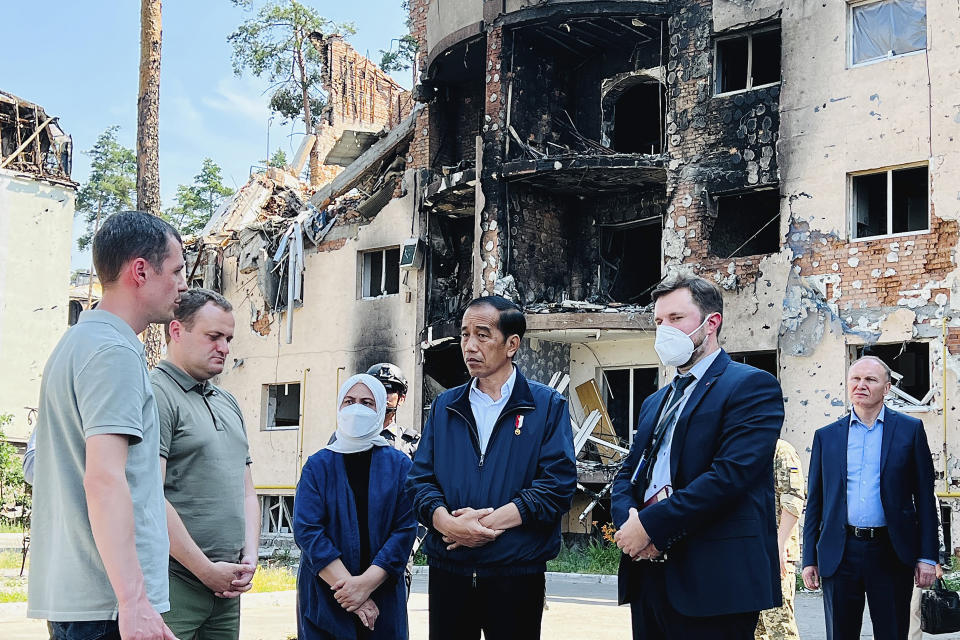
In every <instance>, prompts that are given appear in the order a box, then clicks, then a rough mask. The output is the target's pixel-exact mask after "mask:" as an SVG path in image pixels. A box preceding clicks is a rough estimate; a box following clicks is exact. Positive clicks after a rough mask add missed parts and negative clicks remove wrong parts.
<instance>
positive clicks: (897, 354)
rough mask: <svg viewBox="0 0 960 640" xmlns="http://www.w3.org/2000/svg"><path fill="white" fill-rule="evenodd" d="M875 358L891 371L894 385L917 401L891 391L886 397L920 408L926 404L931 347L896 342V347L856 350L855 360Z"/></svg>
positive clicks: (886, 346)
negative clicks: (885, 364)
mask: <svg viewBox="0 0 960 640" xmlns="http://www.w3.org/2000/svg"><path fill="white" fill-rule="evenodd" d="M863 356H876V357H878V358H880V359H881V360H883V361H884V362H885V363H887V366H888V367H890V369H892V370H893V374H894V375H893V378H894V379H893V385H892V386H894V387H896V388H897V389H899V390H901V391H903V392H904V393H906V394H908V395H909V396H910V397H911V398H912V399H913V400H916V402H912V401H911V400H910V399H907V398H903V397H902V396H901V395H900V394H897V393H896V392H895V391H891V395H889V396H887V397H888V398H890V399H892V400H894V401H895V402H896V403H897V404H903V403H906V404H907V405H923V404H926V402H929V400H930V398H928V397H927V394H928V392H929V391H930V345H929V343H926V342H898V343H896V344H872V345H866V346H862V347H857V348H856V351H855V358H862V357H863Z"/></svg>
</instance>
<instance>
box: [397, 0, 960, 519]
mask: <svg viewBox="0 0 960 640" xmlns="http://www.w3.org/2000/svg"><path fill="white" fill-rule="evenodd" d="M410 4H411V18H412V24H413V26H414V35H416V36H417V38H418V40H419V42H420V56H421V58H420V64H419V73H420V75H419V77H418V84H417V87H416V89H415V92H414V93H415V97H416V98H417V99H418V100H419V101H420V102H422V103H424V104H425V108H424V109H423V111H422V112H421V113H420V114H419V115H418V117H417V123H416V127H415V132H414V137H413V140H412V142H411V143H410V150H409V155H408V166H409V167H411V168H415V169H417V174H416V185H417V189H416V193H415V199H416V208H417V211H418V219H419V223H420V228H421V229H422V230H423V234H422V240H423V241H424V244H425V247H426V263H425V265H426V266H425V271H426V273H425V291H424V300H425V308H424V312H423V317H424V325H423V326H422V331H421V334H420V337H421V348H422V361H423V379H424V400H425V402H429V400H430V398H431V397H432V395H433V394H435V393H436V392H438V391H439V390H441V389H443V388H448V387H450V386H452V385H454V384H457V383H459V382H462V381H463V380H465V379H466V372H465V370H464V369H463V367H462V364H460V362H459V358H460V355H459V350H458V349H457V336H458V324H457V323H458V319H459V314H460V313H461V312H462V310H463V308H464V306H465V304H466V303H467V302H468V301H469V300H470V299H471V298H472V297H473V296H476V295H485V294H492V293H499V294H503V295H506V296H507V297H510V298H512V299H514V300H515V301H517V302H518V303H520V304H521V305H522V306H523V308H524V310H525V312H526V314H527V323H528V337H529V339H528V340H526V341H525V343H524V347H523V349H522V351H521V355H520V359H521V363H522V366H523V367H524V368H525V370H526V371H528V372H532V374H533V375H532V377H534V378H536V379H540V380H541V381H543V382H548V381H550V380H551V378H553V377H554V374H555V373H560V374H565V375H567V376H569V396H570V400H571V408H572V413H573V416H574V420H575V421H576V422H577V423H578V424H582V423H583V422H584V421H585V420H586V418H587V414H588V413H589V412H588V411H587V409H589V408H590V406H589V405H590V402H587V401H585V398H586V399H589V394H588V395H587V396H585V395H584V394H582V393H580V392H578V391H576V390H578V389H580V388H581V387H582V385H585V384H587V383H589V382H591V381H592V382H593V384H594V385H595V388H596V389H597V391H598V394H599V396H600V400H601V403H602V404H603V405H605V409H606V412H607V414H609V415H608V417H609V420H610V422H612V423H613V424H612V427H613V428H614V430H615V431H616V434H617V435H618V436H619V437H620V444H621V445H623V446H626V445H627V444H629V441H630V437H631V431H632V425H633V424H635V420H636V416H637V413H638V411H639V407H640V404H641V403H642V401H643V399H644V398H645V397H646V396H647V395H649V394H650V393H651V392H652V391H653V390H655V389H656V388H657V387H658V385H659V384H660V383H661V382H662V381H663V380H664V377H665V376H666V375H667V373H668V372H666V371H665V370H664V369H663V367H661V366H660V365H659V362H658V359H657V357H656V354H655V352H654V350H653V338H654V328H655V327H654V324H653V318H652V310H651V307H650V306H649V304H650V292H651V290H652V289H653V287H654V286H655V285H656V284H657V283H658V282H659V281H660V280H661V278H662V277H663V276H665V275H667V274H670V273H673V272H676V271H679V270H684V271H690V272H694V273H697V274H699V275H701V276H703V277H706V278H709V279H711V280H713V281H715V282H716V283H717V284H718V285H719V286H720V287H721V288H722V289H723V291H724V296H725V314H724V327H723V332H722V336H721V343H722V345H723V346H724V347H725V348H726V349H727V351H728V352H730V353H731V354H732V355H733V356H734V357H735V358H736V359H739V360H741V361H744V362H748V363H750V364H754V365H755V366H758V367H760V368H763V369H766V370H768V371H770V372H771V373H773V374H774V375H776V376H777V377H778V378H779V380H780V382H781V385H782V386H783V390H784V399H785V401H786V407H787V418H786V423H785V425H784V430H783V436H784V437H785V438H786V439H787V440H789V441H791V442H792V443H793V444H794V445H795V446H796V447H797V449H798V450H799V451H800V452H801V454H802V455H803V456H804V459H806V456H807V455H809V448H810V445H811V443H812V436H813V431H814V430H815V429H816V428H817V427H818V426H821V425H823V424H826V423H828V422H830V421H832V420H833V419H835V418H836V417H837V416H839V415H842V413H843V412H844V411H846V410H847V401H846V389H845V378H846V370H847V367H848V365H849V363H850V362H852V360H853V359H855V358H856V357H858V356H859V355H862V354H865V353H872V354H875V355H878V356H880V357H881V358H883V359H884V360H885V361H886V362H888V363H889V364H890V365H891V367H892V368H893V370H894V371H895V372H896V374H897V375H898V376H902V377H900V378H898V383H897V385H896V387H895V390H894V392H893V395H892V396H891V399H890V402H891V404H892V406H895V407H898V408H900V409H902V410H905V411H909V412H911V413H912V414H913V415H916V416H917V417H919V418H921V419H922V420H923V422H924V424H925V425H926V427H927V434H928V438H929V441H930V443H931V449H932V450H933V455H934V459H935V460H934V461H935V466H936V468H937V470H938V473H939V475H940V477H939V480H938V485H937V489H938V492H939V493H940V494H941V499H942V502H943V504H944V505H945V506H947V507H950V506H953V504H954V499H955V498H956V497H957V496H958V495H960V494H958V490H957V485H958V484H960V455H958V454H960V447H958V445H957V442H958V439H960V428H958V427H960V424H958V423H960V420H958V418H960V412H958V411H957V394H958V386H957V376H958V373H960V316H958V309H960V288H958V283H957V251H956V248H957V239H958V199H957V197H956V192H957V188H956V185H957V184H960V169H958V167H960V163H958V159H960V138H958V135H960V116H958V115H957V106H956V99H955V94H954V97H951V94H952V93H953V92H951V91H950V87H952V86H955V83H956V71H955V65H953V64H952V63H951V61H952V60H953V59H955V55H956V53H957V48H958V44H957V43H958V42H960V40H958V38H957V37H956V36H957V31H958V28H960V22H958V18H960V16H958V15H957V12H956V7H955V6H952V7H951V5H950V3H947V2H946V1H945V0H927V1H926V2H924V1H923V0H911V1H902V0H866V1H857V2H839V1H838V2H817V3H811V2H806V1H802V0H796V1H793V0H663V1H653V0H647V1H644V0H620V1H594V2H582V1H576V0H538V1H532V0H470V1H465V0H413V1H412V2H411V3H410ZM589 446H590V445H589V444H588V447H589ZM602 457H603V456H601V458H602ZM600 476H602V474H600ZM600 476H598V477H596V478H591V480H595V481H596V482H597V483H598V484H597V485H596V486H600V485H601V484H602V477H600ZM588 484H589V483H588ZM589 486H593V485H589ZM600 519H601V520H602V516H601V517H600ZM585 522H586V524H587V525H589V522H590V518H588V519H586V520H585ZM575 524H576V523H575V519H572V520H571V529H574V528H575V527H574V525H575Z"/></svg>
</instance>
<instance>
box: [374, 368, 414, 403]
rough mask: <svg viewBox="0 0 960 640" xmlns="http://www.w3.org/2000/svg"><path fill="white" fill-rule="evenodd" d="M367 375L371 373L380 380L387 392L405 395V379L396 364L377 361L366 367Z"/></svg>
mask: <svg viewBox="0 0 960 640" xmlns="http://www.w3.org/2000/svg"><path fill="white" fill-rule="evenodd" d="M367 375H371V376H373V377H374V378H376V379H377V380H379V381H380V382H382V383H383V386H384V387H385V388H386V389H387V393H399V394H400V395H402V396H405V395H407V379H406V378H405V377H404V376H403V371H401V370H400V367H398V366H397V365H395V364H392V363H390V362H378V363H377V364H375V365H373V366H372V367H370V368H369V369H367Z"/></svg>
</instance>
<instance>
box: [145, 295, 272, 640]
mask: <svg viewBox="0 0 960 640" xmlns="http://www.w3.org/2000/svg"><path fill="white" fill-rule="evenodd" d="M232 311H233V307H232V306H231V305H230V303H229V302H228V301H227V300H226V299H225V298H224V297H223V296H221V295H220V294H218V293H216V292H214V291H209V290H207V289H191V290H190V291H187V292H186V293H184V294H183V295H182V296H181V299H180V306H179V307H178V309H177V313H176V315H175V317H174V319H173V321H171V322H170V324H169V325H168V327H167V334H168V341H167V359H166V360H164V361H162V362H160V364H159V365H157V368H156V369H154V370H153V371H152V372H151V373H150V380H151V382H152V383H153V391H154V394H155V395H156V397H157V408H158V410H159V414H160V460H161V462H160V466H161V468H162V470H163V475H164V496H165V497H166V499H167V529H168V532H169V535H170V611H169V612H168V613H167V614H165V615H164V620H165V621H166V623H167V625H169V627H170V629H171V630H172V631H173V633H174V634H176V636H177V637H178V638H180V639H181V640H193V639H194V638H196V639H197V640H235V639H236V638H237V637H238V635H239V632H240V599H239V596H240V594H241V593H244V592H245V591H249V590H250V587H251V580H252V578H253V574H254V572H255V571H256V567H257V548H258V546H259V542H260V540H259V535H260V507H259V504H258V502H257V495H256V492H255V490H254V487H253V478H252V476H251V473H250V456H249V447H248V446H247V435H246V431H245V429H244V424H243V416H242V415H241V413H240V407H239V405H238V404H237V401H236V399H234V397H233V396H232V395H230V393H228V392H227V391H224V390H223V389H221V388H219V387H217V386H215V385H213V384H211V383H210V378H212V377H213V376H215V375H217V374H219V373H220V372H221V371H223V364H224V362H225V361H226V357H227V354H228V353H229V352H230V341H231V340H232V339H233V329H234V320H233V313H232Z"/></svg>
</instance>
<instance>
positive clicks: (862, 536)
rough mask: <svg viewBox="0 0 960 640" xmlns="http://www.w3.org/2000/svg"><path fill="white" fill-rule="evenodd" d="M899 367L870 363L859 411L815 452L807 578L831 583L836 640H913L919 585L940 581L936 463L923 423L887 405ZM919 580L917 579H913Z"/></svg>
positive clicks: (851, 378)
mask: <svg viewBox="0 0 960 640" xmlns="http://www.w3.org/2000/svg"><path fill="white" fill-rule="evenodd" d="M890 384H891V373H890V368H889V367H888V366H887V365H886V363H884V362H883V361H882V360H880V359H879V358H876V357H874V356H864V357H863V358H860V359H859V360H857V361H856V362H854V363H853V364H852V365H850V371H849V374H848V377H847V392H848V393H849V394H850V403H851V405H852V411H851V412H850V415H849V416H844V417H843V418H841V419H840V420H837V421H836V422H834V423H832V424H829V425H827V426H825V427H823V428H821V429H818V430H817V432H816V433H815V434H814V438H813V449H812V451H811V454H810V474H809V479H810V480H809V493H808V496H807V509H806V516H805V521H804V535H803V581H804V583H805V584H806V586H807V588H809V589H815V588H817V587H819V586H820V584H821V583H822V585H823V606H824V613H825V615H824V621H825V623H826V628H827V638H829V639H830V640H845V639H850V640H853V639H855V638H859V637H860V627H861V625H862V621H863V606H864V601H865V600H867V601H869V603H870V617H871V618H872V620H873V632H874V637H875V638H876V639H877V640H905V639H906V637H907V630H908V628H909V624H910V596H911V594H912V591H913V586H912V584H911V583H913V584H916V585H917V586H919V587H925V586H929V585H930V584H932V582H933V580H934V577H935V573H936V560H935V558H936V557H937V555H938V550H939V546H940V545H939V540H938V538H939V536H938V533H937V514H936V509H937V507H936V498H935V496H934V493H933V477H934V474H933V461H932V458H931V456H930V448H929V446H928V445H927V438H926V435H925V433H924V431H923V423H922V422H920V420H917V419H916V418H913V417H911V416H908V415H904V414H901V413H898V412H896V411H894V410H892V409H889V408H885V407H884V406H883V398H884V396H886V394H887V393H888V392H889V390H890ZM911 578H912V579H911Z"/></svg>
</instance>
